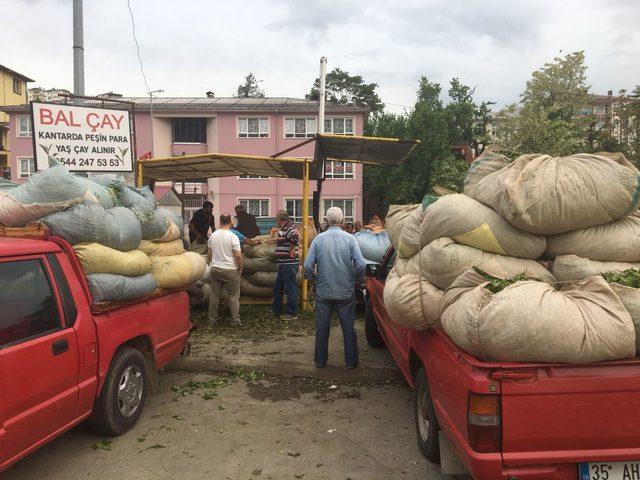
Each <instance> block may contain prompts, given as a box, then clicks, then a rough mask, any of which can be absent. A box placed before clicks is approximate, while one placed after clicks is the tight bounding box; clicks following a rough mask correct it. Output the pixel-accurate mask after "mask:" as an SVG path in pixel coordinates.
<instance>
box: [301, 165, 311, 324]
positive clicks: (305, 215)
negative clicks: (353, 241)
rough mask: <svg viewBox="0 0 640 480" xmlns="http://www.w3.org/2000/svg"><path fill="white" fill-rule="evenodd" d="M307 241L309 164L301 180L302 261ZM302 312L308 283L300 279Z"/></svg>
mask: <svg viewBox="0 0 640 480" xmlns="http://www.w3.org/2000/svg"><path fill="white" fill-rule="evenodd" d="M308 241H309V163H308V162H305V164H304V173H303V178H302V261H303V262H304V261H305V260H306V258H307V250H308V249H309V246H308V245H307V243H308ZM302 310H303V311H305V312H308V311H309V310H310V308H309V283H308V282H307V280H306V279H305V278H303V279H302Z"/></svg>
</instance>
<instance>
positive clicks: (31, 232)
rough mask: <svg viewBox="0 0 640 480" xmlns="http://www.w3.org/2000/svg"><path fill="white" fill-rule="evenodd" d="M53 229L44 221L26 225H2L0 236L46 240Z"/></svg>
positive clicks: (0, 226)
mask: <svg viewBox="0 0 640 480" xmlns="http://www.w3.org/2000/svg"><path fill="white" fill-rule="evenodd" d="M49 236H51V230H49V227H47V226H46V225H45V224H43V223H39V222H31V223H29V224H27V225H26V226H25V227H5V226H3V225H0V237H5V238H41V239H44V240H46V239H47V238H49Z"/></svg>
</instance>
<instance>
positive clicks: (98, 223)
mask: <svg viewBox="0 0 640 480" xmlns="http://www.w3.org/2000/svg"><path fill="white" fill-rule="evenodd" d="M36 220H39V221H41V222H42V223H44V224H45V225H47V226H48V227H49V228H50V229H51V231H52V232H53V234H54V235H57V236H59V237H62V238H64V239H65V240H67V241H68V242H69V243H71V244H72V245H73V247H74V250H75V251H76V254H77V257H78V259H79V261H80V264H81V265H82V268H83V270H84V272H85V274H86V275H87V280H88V283H89V288H90V289H91V292H92V294H93V299H94V301H95V302H101V301H116V300H131V299H136V298H140V297H144V296H146V295H148V294H150V293H152V292H153V291H154V290H156V289H157V288H162V289H181V288H185V287H187V286H188V285H190V284H192V283H194V282H195V281H197V280H199V279H200V278H201V277H202V275H203V274H204V271H205V267H206V262H205V260H204V259H203V258H202V257H201V256H199V255H197V254H195V253H191V252H186V253H185V251H184V247H183V241H182V237H183V229H184V225H183V221H182V218H181V217H180V216H179V215H178V214H176V213H174V212H172V211H171V210H167V209H162V208H156V204H155V199H154V197H153V192H151V191H150V190H149V189H148V188H147V187H144V188H140V189H136V188H133V187H129V186H127V185H125V184H124V182H123V180H122V178H121V177H118V176H116V175H99V176H96V177H94V178H92V179H86V178H82V177H78V176H76V175H73V174H71V173H69V172H68V171H67V170H66V169H65V168H63V167H62V166H56V165H55V164H54V166H52V167H50V168H49V169H47V170H44V171H42V172H39V173H37V174H35V175H33V176H31V177H30V178H29V180H28V181H27V182H26V183H24V184H23V185H21V186H19V187H16V188H14V189H11V190H9V191H6V192H0V223H1V224H4V225H5V226H11V227H22V226H26V225H27V224H28V223H29V222H32V221H36Z"/></svg>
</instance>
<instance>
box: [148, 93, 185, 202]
mask: <svg viewBox="0 0 640 480" xmlns="http://www.w3.org/2000/svg"><path fill="white" fill-rule="evenodd" d="M163 92H164V90H162V89H160V90H153V91H151V92H149V106H150V110H151V111H150V112H149V115H150V117H151V158H155V150H154V148H153V94H154V93H163ZM182 194H183V195H184V190H183V192H182Z"/></svg>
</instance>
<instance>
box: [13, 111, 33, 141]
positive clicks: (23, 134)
mask: <svg viewBox="0 0 640 480" xmlns="http://www.w3.org/2000/svg"><path fill="white" fill-rule="evenodd" d="M23 118H24V119H26V120H27V125H29V128H28V129H27V130H22V128H21V127H22V123H21V120H22V119H23ZM16 125H17V128H16V130H17V131H18V138H31V135H33V133H32V129H31V128H32V127H31V117H30V116H28V115H18V116H17V117H16Z"/></svg>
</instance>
